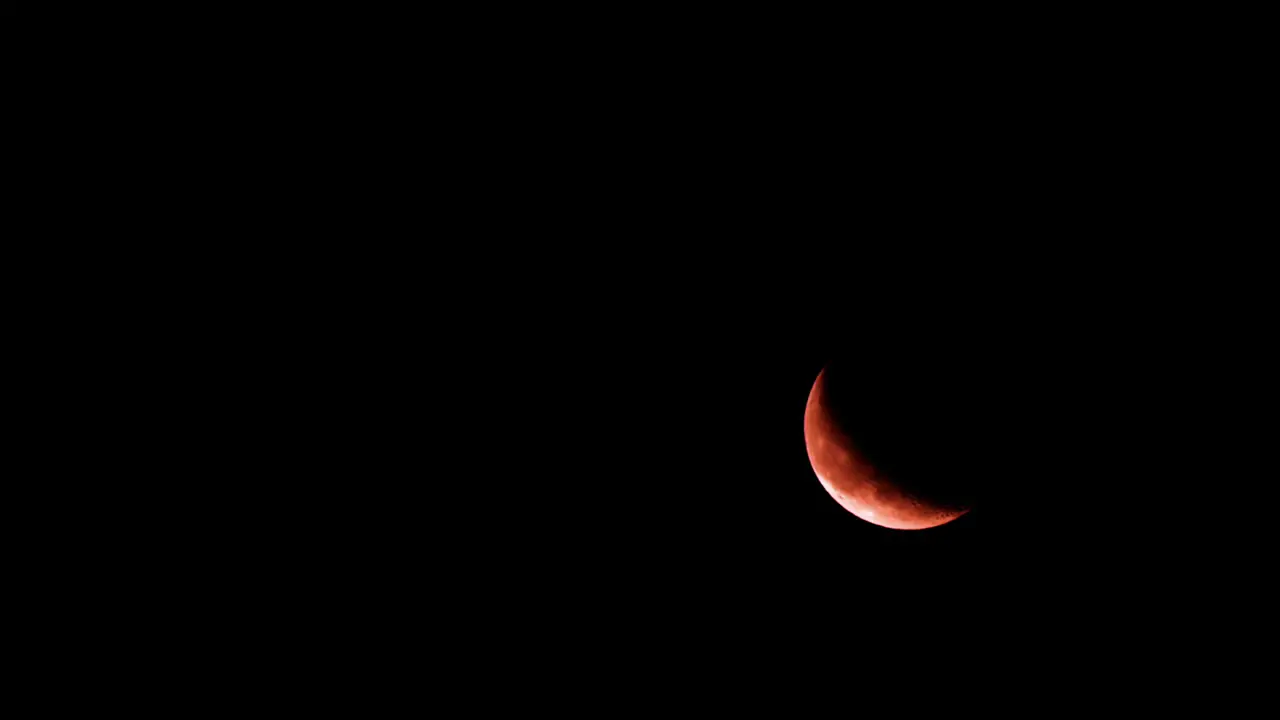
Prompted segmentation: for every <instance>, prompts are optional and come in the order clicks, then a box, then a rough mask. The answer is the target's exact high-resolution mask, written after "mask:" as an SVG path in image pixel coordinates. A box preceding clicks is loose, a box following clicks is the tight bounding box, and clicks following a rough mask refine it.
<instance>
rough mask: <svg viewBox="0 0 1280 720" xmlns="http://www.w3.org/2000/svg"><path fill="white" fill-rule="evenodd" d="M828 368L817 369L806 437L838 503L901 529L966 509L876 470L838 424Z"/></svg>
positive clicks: (941, 519) (812, 461)
mask: <svg viewBox="0 0 1280 720" xmlns="http://www.w3.org/2000/svg"><path fill="white" fill-rule="evenodd" d="M825 373H826V371H825V370H823V372H822V373H819V374H818V379H817V381H815V382H814V384H813V390H811V391H810V392H809V403H808V405H806V406H805V410H804V440H805V446H806V447H807V448H808V450H809V463H810V464H812V465H813V471H814V472H815V473H817V475H818V480H819V481H820V482H821V483H822V487H824V488H826V490H827V492H828V493H830V495H831V497H833V498H835V501H836V502H838V503H840V505H841V506H842V507H843V508H844V509H845V510H848V511H849V512H851V513H853V514H854V515H857V516H858V517H860V518H862V519H863V520H866V521H867V522H869V523H874V524H876V525H880V526H882V527H887V528H894V529H897V530H923V529H924V528H931V527H937V526H938V525H943V524H946V523H948V522H951V521H952V520H955V519H956V518H958V517H960V516H961V515H964V514H965V513H966V512H968V511H967V510H963V509H954V508H944V507H939V506H937V505H933V504H931V503H929V502H928V501H926V500H924V499H921V498H918V497H913V496H912V495H910V494H908V493H907V492H905V491H904V490H902V489H901V488H900V487H899V486H898V485H897V484H895V483H894V481H893V480H892V478H888V477H885V476H884V475H883V474H881V473H880V472H878V471H877V470H876V468H875V467H874V466H873V465H872V464H871V463H869V462H868V461H867V460H866V458H865V457H864V456H863V455H862V453H860V452H859V451H858V449H857V447H856V446H855V445H854V443H853V441H852V440H851V439H850V438H849V436H848V435H847V434H845V432H844V431H843V430H841V428H840V427H839V425H837V424H836V422H835V419H834V417H833V416H832V413H831V409H830V407H829V403H828V400H827V398H826V396H825V394H824V393H825V388H824V384H823V375H824V374H825Z"/></svg>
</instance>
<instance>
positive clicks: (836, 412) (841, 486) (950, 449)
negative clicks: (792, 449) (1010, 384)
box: [804, 364, 972, 530]
mask: <svg viewBox="0 0 1280 720" xmlns="http://www.w3.org/2000/svg"><path fill="white" fill-rule="evenodd" d="M903 387H907V388H909V389H907V390H902V389H901V388H903ZM937 387H938V386H937V385H936V384H934V383H930V382H924V381H922V382H918V383H912V382H907V383H905V384H903V383H901V382H900V383H899V384H896V385H895V384H886V383H884V382H883V381H880V382H877V381H876V379H875V378H863V377H859V376H858V375H857V373H856V372H855V371H854V370H853V368H851V367H849V366H841V365H838V364H833V365H830V366H828V367H827V368H826V369H824V370H823V371H822V373H820V374H819V376H818V379H817V380H816V381H815V383H814V385H813V389H812V390H811V391H810V394H809V401H808V404H807V406H806V408H805V421H804V427H805V444H806V447H807V449H808V453H809V461H810V463H811V464H812V466H813V469H814V472H815V473H816V474H817V475H818V479H819V481H820V482H821V483H822V485H823V487H824V488H825V489H826V490H827V492H828V493H830V494H831V496H832V497H833V498H834V499H835V500H836V502H838V503H840V505H841V506H842V507H844V508H845V509H846V510H848V511H849V512H851V513H853V514H854V515H857V516H858V517H860V518H862V519H864V520H866V521H868V522H871V523H874V524H876V525H880V526H882V527H887V528H894V529H902V530H919V529H924V528H931V527H936V526H938V525H943V524H945V523H948V522H950V521H952V520H954V519H956V518H958V517H960V516H961V515H964V514H965V513H966V512H967V511H968V509H969V507H970V505H971V502H972V500H971V498H970V497H968V496H967V492H968V488H966V487H965V485H966V484H967V483H965V482H963V481H962V479H961V478H960V476H959V473H958V471H959V469H960V468H963V467H964V463H965V462H966V460H967V457H966V456H968V455H971V454H972V448H967V447H966V441H965V440H964V438H965V436H966V433H965V432H964V429H963V428H961V427H960V426H958V425H956V423H962V422H963V417H962V416H961V415H962V413H960V412H957V411H959V410H963V404H964V401H963V400H962V399H961V398H959V397H954V396H947V394H946V393H945V392H939V391H938V390H936V389H932V388H937Z"/></svg>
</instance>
